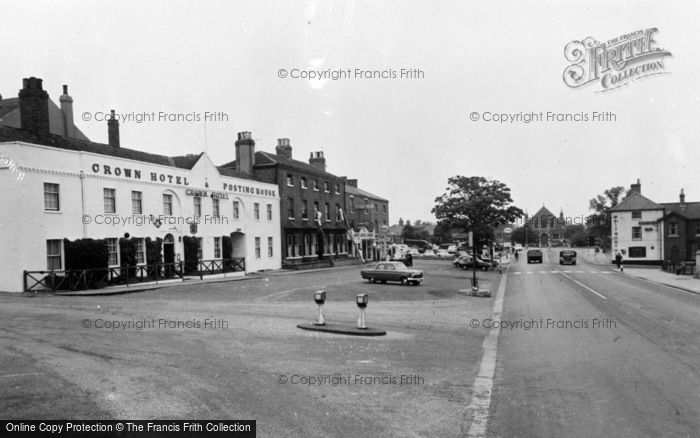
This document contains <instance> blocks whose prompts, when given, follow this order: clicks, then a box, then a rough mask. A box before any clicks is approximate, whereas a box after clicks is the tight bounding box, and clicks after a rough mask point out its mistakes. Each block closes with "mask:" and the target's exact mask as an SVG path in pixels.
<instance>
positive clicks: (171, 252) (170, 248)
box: [163, 233, 175, 277]
mask: <svg viewBox="0 0 700 438" xmlns="http://www.w3.org/2000/svg"><path fill="white" fill-rule="evenodd" d="M174 262H175V238H173V235H172V234H169V233H168V234H166V235H165V238H164V239H163V263H165V264H166V265H165V270H164V271H165V276H166V277H172V276H173V273H174V267H173V265H170V264H169V263H174Z"/></svg>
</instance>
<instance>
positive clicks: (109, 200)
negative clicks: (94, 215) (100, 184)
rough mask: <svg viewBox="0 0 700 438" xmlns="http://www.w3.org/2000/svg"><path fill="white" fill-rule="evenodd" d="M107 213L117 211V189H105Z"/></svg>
mask: <svg viewBox="0 0 700 438" xmlns="http://www.w3.org/2000/svg"><path fill="white" fill-rule="evenodd" d="M103 193H104V196H105V213H116V212H117V191H116V190H115V189H104V190H103Z"/></svg>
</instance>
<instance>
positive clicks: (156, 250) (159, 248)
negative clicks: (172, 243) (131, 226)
mask: <svg viewBox="0 0 700 438" xmlns="http://www.w3.org/2000/svg"><path fill="white" fill-rule="evenodd" d="M162 262H163V239H161V238H160V237H156V240H151V238H150V237H146V264H149V265H152V264H154V263H162Z"/></svg>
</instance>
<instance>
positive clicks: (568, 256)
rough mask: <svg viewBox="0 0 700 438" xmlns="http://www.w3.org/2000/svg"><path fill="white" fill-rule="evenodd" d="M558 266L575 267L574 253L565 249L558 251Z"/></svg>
mask: <svg viewBox="0 0 700 438" xmlns="http://www.w3.org/2000/svg"><path fill="white" fill-rule="evenodd" d="M559 264H560V265H575V264H576V251H574V250H573V249H565V250H563V251H559Z"/></svg>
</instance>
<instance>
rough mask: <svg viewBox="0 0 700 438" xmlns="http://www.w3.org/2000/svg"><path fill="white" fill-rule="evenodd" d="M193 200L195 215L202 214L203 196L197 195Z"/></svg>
mask: <svg viewBox="0 0 700 438" xmlns="http://www.w3.org/2000/svg"><path fill="white" fill-rule="evenodd" d="M192 201H193V202H194V217H200V216H202V198H200V197H199V196H195V197H194V198H192Z"/></svg>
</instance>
